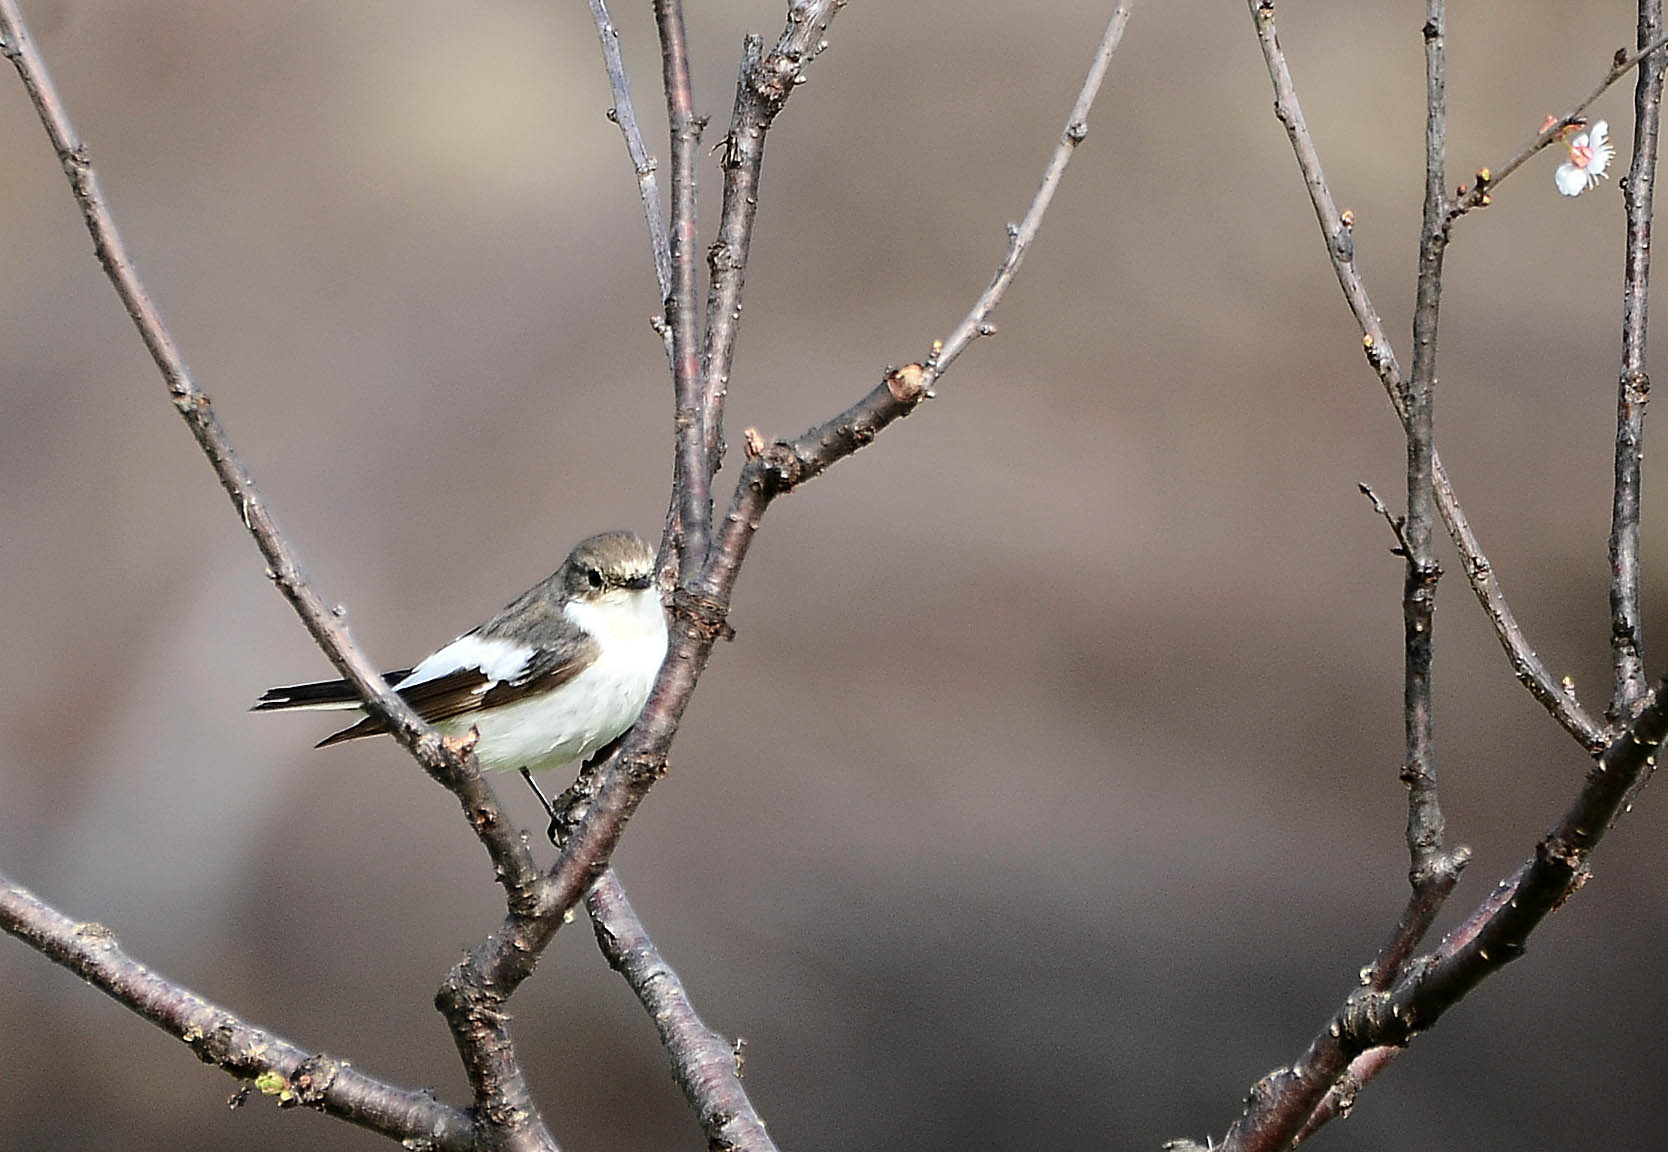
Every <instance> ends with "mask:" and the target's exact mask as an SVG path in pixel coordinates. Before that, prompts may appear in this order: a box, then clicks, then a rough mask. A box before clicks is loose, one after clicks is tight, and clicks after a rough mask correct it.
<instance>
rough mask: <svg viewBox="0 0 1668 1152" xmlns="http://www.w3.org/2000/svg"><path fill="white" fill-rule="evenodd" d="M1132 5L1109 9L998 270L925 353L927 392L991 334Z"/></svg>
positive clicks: (1123, 2) (1124, 2) (1125, 0)
mask: <svg viewBox="0 0 1668 1152" xmlns="http://www.w3.org/2000/svg"><path fill="white" fill-rule="evenodd" d="M1132 7H1133V0H1120V3H1119V4H1118V6H1117V7H1116V8H1114V9H1113V10H1112V18H1111V19H1110V20H1108V21H1107V23H1106V31H1105V32H1103V33H1101V37H1100V44H1099V46H1098V47H1097V48H1096V49H1095V58H1094V60H1093V61H1092V62H1091V63H1090V65H1089V74H1088V75H1087V76H1085V77H1084V78H1083V87H1082V88H1080V89H1079V90H1078V93H1077V100H1076V101H1075V102H1074V103H1073V104H1072V108H1071V115H1070V116H1068V117H1066V126H1065V128H1064V129H1063V130H1062V131H1061V133H1060V140H1059V142H1058V143H1057V144H1055V146H1054V152H1053V155H1051V156H1050V157H1049V160H1048V165H1047V167H1045V168H1044V169H1043V177H1042V183H1041V185H1039V186H1038V188H1037V193H1036V195H1035V196H1033V197H1032V198H1031V207H1030V208H1028V209H1027V210H1026V212H1025V218H1024V219H1023V220H1021V221H1020V222H1019V223H1018V224H1010V225H1008V250H1007V253H1006V254H1005V255H1004V256H1003V257H1002V262H1001V263H1000V264H998V265H997V266H996V275H995V276H993V277H991V281H990V286H989V287H988V288H986V289H985V290H984V292H983V294H981V295H980V297H979V298H978V299H977V300H976V301H974V303H973V307H972V308H971V309H970V310H969V311H968V313H967V315H966V316H965V317H963V319H962V322H961V323H960V324H958V325H957V326H956V329H955V331H953V332H951V333H950V335H949V336H948V337H946V338H945V339H944V340H943V342H942V343H940V344H939V345H938V346H937V347H935V348H934V349H933V353H932V355H931V356H929V357H928V358H927V361H926V369H927V388H928V391H929V394H930V391H931V389H932V385H933V382H934V381H936V380H937V379H938V378H939V377H940V376H942V375H943V374H944V372H945V370H946V369H948V368H949V367H950V365H951V364H953V363H954V362H955V359H956V357H957V356H960V355H961V354H962V351H963V350H964V349H966V347H967V346H968V345H969V344H971V343H972V342H973V341H974V340H975V339H976V338H978V337H980V336H991V335H994V334H995V332H996V326H995V325H994V324H992V323H991V322H990V314H991V313H992V312H994V311H995V310H996V306H997V305H998V304H1000V303H1001V302H1002V297H1003V296H1004V295H1006V294H1007V291H1008V285H1009V284H1011V283H1013V279H1014V276H1015V275H1016V274H1017V273H1018V272H1019V266H1020V263H1021V262H1022V261H1024V259H1025V253H1026V252H1027V251H1028V250H1029V249H1030V247H1031V242H1032V241H1033V240H1035V239H1036V236H1037V230H1038V229H1039V228H1040V227H1042V220H1043V216H1044V214H1046V213H1047V212H1048V206H1049V205H1050V204H1051V203H1053V201H1054V190H1055V189H1056V188H1058V187H1059V186H1060V178H1061V177H1062V176H1064V175H1065V174H1066V165H1068V164H1070V163H1071V158H1072V154H1073V153H1075V152H1076V151H1077V146H1078V145H1079V144H1081V143H1083V141H1084V140H1086V139H1088V137H1089V110H1090V109H1091V108H1092V107H1094V103H1095V96H1096V95H1097V94H1098V93H1099V92H1100V85H1101V81H1102V80H1103V79H1105V77H1106V69H1107V66H1108V65H1109V64H1111V62H1112V54H1113V53H1114V52H1116V51H1117V50H1118V44H1119V42H1120V41H1122V40H1123V38H1124V27H1125V26H1126V25H1127V24H1128V23H1129V14H1130V10H1131V8H1132Z"/></svg>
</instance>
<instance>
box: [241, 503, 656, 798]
mask: <svg viewBox="0 0 1668 1152" xmlns="http://www.w3.org/2000/svg"><path fill="white" fill-rule="evenodd" d="M653 578H654V552H653V551H652V550H651V549H650V548H649V546H648V545H647V544H646V543H644V542H643V540H642V538H641V537H639V536H637V535H636V534H635V533H631V532H604V533H602V534H601V535H598V536H591V537H588V538H587V539H584V540H581V541H580V542H579V543H578V544H577V545H576V546H575V547H574V550H573V551H572V552H570V553H568V558H567V559H566V560H564V561H563V562H562V566H561V567H560V568H558V569H556V571H555V572H554V573H552V574H551V575H550V576H549V577H548V578H547V579H545V580H543V581H541V582H540V583H539V584H536V585H534V586H533V587H532V588H530V589H528V590H527V591H526V592H524V593H522V594H521V595H520V596H518V597H516V599H515V600H513V601H512V602H511V603H510V605H509V606H508V607H507V608H505V609H504V610H503V611H502V612H500V613H498V615H496V616H494V617H493V618H492V619H491V620H488V621H487V622H486V623H485V624H482V625H481V626H480V627H479V628H476V629H474V630H472V631H469V632H465V633H464V634H463V635H462V636H459V637H458V638H457V639H456V640H453V641H452V642H451V643H450V644H447V645H446V646H445V647H443V648H441V649H440V650H439V651H437V652H435V653H434V654H433V655H432V656H428V657H426V658H425V659H424V660H423V661H422V662H420V663H419V664H417V666H416V667H414V668H405V669H401V670H400V671H397V672H385V673H383V679H385V680H387V681H388V684H389V686H390V687H391V688H393V689H394V691H396V692H398V693H399V694H400V695H401V696H402V697H404V699H405V701H406V703H408V704H410V705H411V706H412V708H414V709H416V711H417V714H418V715H419V716H421V717H422V718H423V719H424V720H427V721H428V722H429V723H430V724H432V725H434V727H435V728H436V729H438V730H439V731H440V733H441V734H442V735H445V736H449V737H452V738H458V737H461V736H464V735H466V734H467V733H468V732H469V730H470V729H472V728H473V729H474V730H475V731H476V733H477V735H478V739H477V740H476V742H475V757H476V759H477V760H478V761H479V762H480V764H481V766H482V767H483V768H489V769H496V770H499V771H506V770H515V769H522V770H524V771H532V772H536V771H539V770H540V769H544V768H555V767H558V766H559V765H562V764H567V763H569V762H571V761H574V760H585V759H588V758H590V757H591V756H592V755H594V754H595V753H596V752H597V751H598V750H599V749H601V748H603V747H605V746H606V745H608V744H610V743H612V742H613V741H614V740H615V739H616V738H618V737H619V736H620V735H622V734H623V733H624V732H625V730H626V729H628V728H630V727H631V726H632V724H634V723H635V722H636V720H637V714H638V713H639V712H641V711H642V710H643V705H644V703H646V702H647V701H648V698H649V689H650V688H651V687H653V685H654V680H655V675H656V674H657V673H658V672H659V671H660V664H661V661H662V660H664V659H665V658H666V613H665V610H664V609H663V608H662V607H661V603H660V596H659V594H658V593H657V592H656V591H655V589H654V585H653ZM358 707H359V695H358V693H357V692H355V691H354V689H353V687H352V686H351V685H350V684H349V683H348V682H347V681H346V680H324V681H320V682H318V683H316V684H296V685H292V686H290V687H287V688H272V689H269V690H268V691H267V692H266V694H265V695H263V696H262V697H261V698H260V699H259V700H258V701H256V703H255V706H254V708H253V709H252V711H255V712H268V711H285V710H289V709H349V708H358ZM384 731H386V729H385V728H384V727H383V726H382V724H381V723H380V722H379V721H377V720H374V719H372V718H371V717H369V716H366V717H364V718H363V719H361V720H360V721H359V722H358V723H356V724H352V725H350V726H348V727H346V728H343V729H342V730H341V731H340V732H333V733H331V734H330V735H329V736H326V737H325V738H324V739H323V740H321V741H319V743H318V744H317V745H316V747H319V748H323V747H326V746H328V745H331V744H340V743H342V742H343V741H345V740H357V739H358V738H359V737H361V736H375V735H378V734H380V733H382V732H384Z"/></svg>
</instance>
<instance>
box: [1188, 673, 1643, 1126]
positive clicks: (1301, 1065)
mask: <svg viewBox="0 0 1668 1152" xmlns="http://www.w3.org/2000/svg"><path fill="white" fill-rule="evenodd" d="M1665 693H1668V682H1664V683H1661V684H1659V685H1658V686H1657V690H1656V692H1655V694H1654V695H1652V696H1650V697H1649V698H1648V699H1647V702H1646V703H1645V705H1644V707H1643V708H1642V709H1641V710H1640V712H1639V714H1638V716H1637V717H1636V718H1635V720H1634V722H1633V724H1632V726H1631V727H1630V728H1629V729H1627V730H1626V731H1624V732H1623V733H1622V734H1621V735H1620V736H1618V737H1617V738H1616V739H1615V740H1614V741H1612V742H1611V745H1610V747H1609V748H1607V749H1606V750H1605V751H1604V753H1603V754H1602V755H1601V756H1600V757H1599V758H1598V761H1597V762H1596V763H1595V764H1594V765H1593V767H1592V768H1591V769H1589V771H1588V773H1587V778H1586V781H1585V782H1584V784H1583V786H1582V789H1581V791H1580V792H1579V793H1578V794H1577V796H1576V797H1575V800H1574V801H1573V802H1572V803H1571V805H1570V807H1569V809H1568V810H1567V811H1566V812H1565V813H1564V816H1563V818H1562V819H1561V820H1560V821H1559V822H1558V824H1557V826H1556V827H1554V828H1553V829H1552V830H1551V831H1550V832H1548V833H1547V834H1546V835H1545V836H1544V837H1543V838H1542V839H1541V841H1540V843H1539V844H1537V845H1536V847H1535V855H1534V858H1533V859H1531V860H1530V861H1528V862H1527V863H1525V864H1524V865H1523V866H1522V867H1521V868H1519V869H1518V870H1517V871H1516V872H1515V873H1513V874H1512V875H1511V876H1510V877H1508V878H1507V879H1505V880H1504V881H1502V882H1501V883H1500V884H1499V885H1498V886H1497V887H1496V888H1495V890H1494V891H1493V892H1492V893H1491V894H1490V895H1489V897H1488V899H1487V900H1485V901H1483V903H1482V904H1480V905H1479V906H1478V907H1477V908H1476V909H1475V910H1474V911H1473V912H1472V913H1471V915H1470V916H1468V917H1467V918H1466V920H1465V921H1464V922H1463V923H1462V924H1460V925H1459V927H1457V928H1455V929H1454V930H1453V931H1452V932H1450V933H1449V934H1448V936H1447V937H1446V938H1445V939H1444V940H1443V941H1442V943H1441V945H1440V946H1438V948H1437V949H1436V951H1435V952H1434V953H1432V954H1431V955H1430V956H1428V957H1425V958H1423V959H1420V960H1415V961H1413V962H1411V963H1410V964H1408V965H1407V966H1406V968H1405V970H1404V971H1403V973H1402V974H1401V975H1400V977H1399V978H1398V979H1397V981H1396V982H1395V984H1394V985H1393V986H1391V987H1390V988H1389V989H1387V990H1384V991H1378V990H1375V989H1372V988H1370V987H1366V986H1363V987H1362V988H1359V989H1357V990H1356V991H1355V992H1352V993H1351V994H1350V996H1349V997H1348V998H1347V999H1346V1000H1345V1001H1344V1004H1343V1005H1342V1006H1341V1007H1340V1008H1339V1009H1338V1011H1337V1012H1336V1013H1335V1014H1334V1015H1333V1016H1332V1018H1331V1019H1330V1020H1328V1021H1327V1024H1326V1026H1325V1027H1324V1028H1322V1029H1321V1031H1320V1032H1319V1033H1318V1034H1317V1035H1316V1036H1315V1038H1314V1039H1313V1040H1312V1041H1311V1042H1310V1045H1309V1049H1308V1051H1307V1052H1305V1053H1304V1054H1303V1057H1302V1058H1301V1059H1300V1060H1298V1062H1297V1063H1295V1064H1293V1065H1291V1066H1290V1067H1289V1068H1282V1069H1280V1070H1279V1071H1278V1072H1274V1073H1271V1074H1270V1075H1268V1076H1266V1077H1264V1078H1263V1079H1262V1080H1261V1081H1259V1082H1258V1084H1257V1085H1256V1086H1255V1087H1254V1088H1253V1089H1252V1090H1251V1093H1250V1095H1249V1096H1248V1098H1247V1103H1246V1109H1245V1112H1244V1114H1243V1115H1242V1116H1241V1117H1240V1118H1239V1119H1238V1120H1237V1121H1235V1122H1234V1125H1233V1127H1232V1128H1230V1129H1229V1130H1228V1134H1227V1137H1226V1138H1225V1139H1224V1140H1223V1142H1222V1144H1221V1145H1219V1146H1218V1147H1219V1148H1221V1149H1223V1150H1224V1152H1253V1150H1255V1152H1273V1150H1275V1149H1284V1148H1288V1147H1290V1146H1291V1144H1292V1142H1293V1140H1294V1138H1295V1137H1296V1136H1297V1134H1298V1133H1299V1132H1300V1131H1308V1130H1313V1128H1314V1127H1318V1124H1309V1123H1308V1121H1309V1120H1310V1117H1311V1116H1312V1115H1313V1114H1315V1113H1316V1110H1317V1108H1319V1107H1321V1105H1322V1104H1323V1101H1325V1100H1326V1099H1327V1097H1328V1091H1329V1090H1330V1089H1332V1088H1333V1086H1334V1085H1340V1086H1341V1088H1340V1092H1341V1093H1343V1094H1347V1096H1351V1097H1352V1096H1353V1092H1354V1090H1355V1089H1357V1088H1358V1087H1359V1084H1360V1081H1359V1080H1358V1079H1357V1080H1345V1079H1344V1077H1345V1074H1346V1072H1352V1071H1354V1072H1356V1073H1357V1074H1358V1075H1359V1074H1361V1073H1365V1074H1369V1075H1370V1074H1371V1073H1370V1072H1368V1071H1367V1069H1366V1068H1365V1067H1362V1068H1360V1069H1357V1068H1356V1067H1355V1065H1354V1062H1355V1061H1356V1060H1357V1059H1358V1058H1361V1057H1363V1056H1367V1055H1368V1054H1369V1053H1372V1052H1373V1051H1374V1050H1376V1049H1379V1048H1382V1047H1385V1046H1392V1047H1397V1048H1400V1047H1405V1046H1406V1045H1407V1044H1408V1042H1409V1041H1411V1040H1412V1039H1413V1037H1414V1036H1415V1035H1417V1034H1418V1033H1419V1032H1422V1031H1426V1030H1428V1029H1429V1028H1430V1027H1431V1026H1432V1025H1434V1024H1435V1023H1436V1022H1437V1020H1438V1019H1439V1018H1440V1017H1441V1016H1442V1014H1443V1013H1444V1012H1445V1011H1447V1010H1448V1009H1449V1008H1451V1007H1452V1006H1453V1005H1454V1004H1457V1003H1458V1002H1459V1001H1460V1000H1461V999H1463V998H1464V996H1465V995H1466V994H1467V993H1468V992H1470V991H1471V990H1472V989H1473V988H1475V987H1476V986H1477V985H1478V984H1480V983H1482V981H1483V980H1484V979H1486V978H1487V977H1489V976H1490V975H1492V974H1494V973H1495V972H1497V971H1499V970H1500V969H1501V968H1503V967H1505V965H1507V964H1509V963H1510V962H1511V961H1513V960H1515V959H1517V958H1518V957H1519V956H1521V955H1523V952H1524V949H1525V947H1526V946H1527V942H1528V939H1529V935H1530V933H1532V932H1533V931H1534V930H1535V928H1536V927H1538V926H1539V925H1540V923H1541V921H1542V920H1544V919H1545V918H1546V917H1547V915H1548V914H1549V913H1551V912H1552V911H1553V910H1555V909H1556V908H1558V907H1559V906H1560V905H1561V904H1562V903H1563V902H1564V901H1565V900H1566V899H1568V898H1569V897H1570V896H1571V895H1572V894H1574V892H1575V891H1576V890H1577V889H1579V888H1580V887H1581V885H1582V884H1584V883H1585V882H1586V879H1587V875H1588V868H1589V863H1588V862H1589V860H1590V858H1591V856H1592V853H1593V850H1594V849H1595V848H1596V847H1597V846H1598V843H1599V841H1600V840H1602V839H1603V838H1604V834H1605V833H1606V832H1608V831H1609V830H1610V828H1611V826H1612V825H1613V824H1614V822H1615V821H1616V819H1617V818H1618V817H1619V816H1620V815H1621V813H1622V812H1623V811H1624V808H1625V805H1626V803H1627V797H1628V795H1629V793H1630V792H1631V791H1632V790H1633V789H1634V788H1635V787H1636V786H1637V785H1638V783H1639V781H1640V780H1641V779H1643V778H1644V777H1645V775H1647V774H1648V773H1649V772H1651V771H1652V770H1653V769H1654V768H1655V766H1656V757H1657V750H1658V749H1659V748H1660V747H1661V745H1662V742H1663V740H1664V739H1665V738H1668V707H1664V701H1665V699H1668V696H1665ZM1369 1062H1370V1063H1376V1064H1377V1065H1378V1066H1382V1065H1383V1063H1386V1062H1387V1061H1386V1060H1384V1059H1383V1058H1382V1057H1378V1056H1373V1057H1371V1058H1370V1060H1369ZM1374 1071H1376V1069H1374ZM1334 1111H1338V1109H1337V1108H1336V1107H1335V1106H1334Z"/></svg>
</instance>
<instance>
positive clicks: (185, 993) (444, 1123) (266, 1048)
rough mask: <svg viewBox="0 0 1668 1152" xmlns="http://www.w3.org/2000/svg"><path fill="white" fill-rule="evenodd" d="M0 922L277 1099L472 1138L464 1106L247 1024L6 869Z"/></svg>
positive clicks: (456, 1150)
mask: <svg viewBox="0 0 1668 1152" xmlns="http://www.w3.org/2000/svg"><path fill="white" fill-rule="evenodd" d="M0 929H4V930H5V931H6V932H8V933H10V934H11V935H12V936H15V937H16V938H17V939H19V940H21V941H23V943H25V944H27V945H29V946H30V947H31V948H34V949H35V950H36V951H37V952H40V953H41V954H42V955H43V956H46V957H47V958H48V959H50V960H52V961H53V962H54V963H56V964H59V965H61V966H63V967H65V968H67V969H69V970H70V971H71V972H74V973H75V974H76V975H77V976H79V977H81V978H82V979H83V980H85V981H87V983H89V984H91V985H92V986H93V987H95V988H97V989H99V991H101V992H103V993H104V994H105V995H107V996H109V997H110V998H111V999H112V1000H114V1001H116V1003H118V1004H120V1005H122V1006H123V1007H125V1008H127V1009H129V1010H131V1011H132V1012H134V1013H136V1014H137V1015H139V1016H142V1017H144V1018H145V1019H146V1020H149V1021H150V1022H151V1023H152V1024H155V1025H156V1026H157V1027H158V1028H161V1029H162V1030H163V1031H164V1032H167V1033H168V1034H169V1035H170V1036H172V1037H174V1038H175V1039H176V1040H180V1041H182V1042H184V1043H185V1044H186V1045H187V1046H188V1047H189V1048H190V1049H191V1051H192V1052H194V1053H195V1054H196V1056H197V1059H199V1060H201V1061H202V1062H203V1063H205V1064H212V1065H214V1066H215V1067H216V1068H220V1069H223V1070H224V1071H226V1072H227V1073H228V1074H230V1075H232V1076H235V1077H237V1078H238V1079H240V1080H245V1081H253V1082H255V1083H256V1084H257V1086H258V1087H259V1088H260V1090H261V1091H262V1092H263V1093H264V1094H266V1095H269V1096H274V1097H276V1098H277V1101H278V1106H279V1107H281V1108H284V1107H298V1106H299V1107H303V1108H311V1109H313V1110H315V1111H318V1112H323V1113H324V1114H326V1115H328V1116H335V1117H337V1118H338V1119H341V1120H346V1121H347V1122H348V1123H350V1124H355V1125H358V1126H359V1127H361V1128H365V1129H368V1130H370V1131H372V1132H377V1133H380V1134H382V1135H384V1136H387V1137H389V1138H391V1139H394V1140H401V1141H405V1142H406V1143H407V1144H408V1145H409V1146H417V1145H421V1146H423V1147H426V1148H435V1149H441V1150H445V1152H466V1150H468V1149H472V1148H474V1147H475V1137H476V1135H477V1131H476V1125H475V1122H474V1120H472V1119H471V1118H470V1116H469V1114H468V1113H467V1112H464V1111H462V1110H461V1109H457V1108H453V1107H451V1106H450V1105H447V1104H442V1103H440V1101H438V1100H436V1099H435V1098H434V1096H433V1095H432V1094H431V1093H429V1092H428V1091H426V1090H423V1089H414V1088H399V1087H396V1086H395V1085H392V1084H388V1083H385V1082H384V1081H381V1080H378V1079H376V1078H375V1077H372V1076H367V1075H366V1074H365V1073H363V1072H361V1071H359V1070H358V1069H357V1068H354V1067H353V1066H352V1065H350V1064H348V1063H347V1062H346V1061H343V1060H338V1059H336V1058H334V1057H331V1056H327V1055H325V1054H324V1053H322V1052H309V1051H307V1050H306V1049H305V1048H300V1047H297V1046H296V1045H294V1044H291V1043H290V1042H289V1041H288V1040H285V1039H283V1038H282V1037H280V1036H276V1035H274V1034H273V1033H271V1032H268V1031H267V1030H266V1029H264V1028H260V1027H257V1026H256V1025H254V1024H250V1023H249V1022H248V1021H246V1020H244V1019H242V1018H241V1017H239V1016H238V1015H237V1014H236V1013H233V1012H231V1011H228V1010H227V1009H225V1008H222V1007H221V1006H220V1005H218V1004H215V1003H214V1002H212V1001H210V1000H206V999H204V998H203V997H202V996H199V995H198V994H197V993H195V992H193V991H192V990H191V989H189V988H186V987H184V986H182V985H180V984H177V983H175V982H173V981H171V980H168V979H167V978H165V977H163V976H161V975H160V974H158V973H157V972H155V971H154V970H152V969H150V968H147V967H146V966H145V965H143V964H141V963H140V962H139V961H137V960H135V959H134V958H133V957H131V956H129V955H128V954H127V953H126V952H124V951H123V950H122V947H121V944H120V943H119V942H118V941H117V940H116V936H115V934H114V933H113V932H111V931H110V929H108V928H106V927H105V926H104V925H102V924H94V923H89V922H78V921H75V920H71V919H70V918H69V917H68V916H65V915H64V914H63V913H61V912H58V911H56V910H55V909H53V908H51V907H49V906H48V905H47V904H46V903H45V902H43V901H42V900H41V899H40V898H39V897H38V896H36V895H35V894H34V893H33V892H30V891H29V890H28V889H27V888H25V887H24V886H23V885H21V884H19V883H17V882H16V881H15V880H13V879H11V878H10V877H9V876H6V875H4V874H0Z"/></svg>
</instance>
